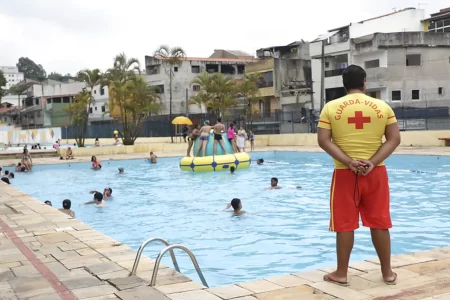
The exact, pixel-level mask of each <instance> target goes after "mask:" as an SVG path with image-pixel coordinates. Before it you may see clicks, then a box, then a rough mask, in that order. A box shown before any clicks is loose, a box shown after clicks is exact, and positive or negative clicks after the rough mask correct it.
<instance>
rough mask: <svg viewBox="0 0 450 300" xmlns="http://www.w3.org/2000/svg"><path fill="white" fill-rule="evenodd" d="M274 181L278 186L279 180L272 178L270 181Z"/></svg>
mask: <svg viewBox="0 0 450 300" xmlns="http://www.w3.org/2000/svg"><path fill="white" fill-rule="evenodd" d="M272 180H273V181H275V183H276V184H278V178H276V177H272V178H270V181H272Z"/></svg>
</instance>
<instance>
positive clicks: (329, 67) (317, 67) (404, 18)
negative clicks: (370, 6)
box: [310, 8, 425, 109]
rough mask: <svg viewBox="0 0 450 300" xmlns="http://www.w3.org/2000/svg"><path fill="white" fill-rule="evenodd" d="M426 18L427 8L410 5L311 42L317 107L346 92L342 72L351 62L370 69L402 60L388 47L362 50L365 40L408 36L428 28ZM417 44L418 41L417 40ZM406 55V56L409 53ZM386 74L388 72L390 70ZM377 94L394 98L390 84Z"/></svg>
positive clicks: (384, 43)
mask: <svg viewBox="0 0 450 300" xmlns="http://www.w3.org/2000/svg"><path fill="white" fill-rule="evenodd" d="M424 18H425V12H424V10H422V9H414V8H407V9H404V10H399V11H396V12H392V13H390V14H386V15H383V16H379V17H376V18H372V19H368V20H364V21H360V22H357V23H351V24H349V25H346V26H342V27H340V28H336V29H332V30H329V32H328V33H326V34H324V35H321V36H320V37H319V38H318V39H316V40H314V41H313V42H311V44H310V55H311V58H312V61H311V67H312V80H313V82H314V84H313V90H314V103H315V105H314V107H315V108H318V109H319V108H320V107H321V104H322V105H323V103H321V99H322V101H324V102H325V101H330V100H333V99H336V98H338V97H341V96H343V95H345V89H344V88H343V86H342V77H341V74H342V71H343V70H344V69H345V68H346V67H347V66H348V65H350V64H357V65H360V66H362V67H364V68H366V69H372V68H376V69H385V68H387V67H388V65H389V64H390V62H389V60H391V64H392V63H393V61H394V60H395V59H400V58H394V56H393V55H389V52H390V51H391V49H389V48H386V47H384V48H383V47H373V48H370V50H368V49H366V50H365V51H360V50H359V48H360V47H361V46H364V42H365V43H367V44H370V43H372V40H371V39H372V38H373V34H375V33H391V32H398V33H399V34H400V35H401V34H404V35H405V34H406V33H408V32H423V31H425V26H424V24H423V23H422V22H421V21H422V20H423V19H424ZM400 40H401V38H400ZM398 41H399V38H398V36H396V38H395V41H394V44H395V43H398ZM389 43H390V41H384V42H382V43H381V44H382V45H384V46H388V45H389ZM415 43H416V44H417V41H415ZM367 44H366V45H367ZM358 45H359V46H358ZM397 46H398V45H397ZM408 51H410V53H411V54H417V53H416V52H417V51H413V49H408ZM402 55H403V57H405V55H407V54H402ZM405 59H407V58H405ZM416 59H417V56H415V57H412V58H410V60H416ZM322 60H323V61H324V70H322V63H321V62H322ZM403 62H404V61H403ZM419 62H420V58H419ZM396 63H398V62H396ZM402 66H403V65H402ZM403 67H404V66H403ZM322 71H324V72H323V73H324V80H323V81H324V86H323V89H322V84H321V81H322ZM405 71H406V69H405ZM385 73H386V74H388V72H386V70H385ZM375 80H377V79H375ZM368 81H369V79H368ZM388 81H389V80H388V79H387V78H386V81H385V83H384V84H385V85H387V84H388ZM373 96H376V97H378V98H381V99H383V100H386V101H388V100H390V99H391V98H392V97H391V93H390V91H389V88H388V87H387V86H385V87H383V88H378V87H377V89H374V93H373Z"/></svg>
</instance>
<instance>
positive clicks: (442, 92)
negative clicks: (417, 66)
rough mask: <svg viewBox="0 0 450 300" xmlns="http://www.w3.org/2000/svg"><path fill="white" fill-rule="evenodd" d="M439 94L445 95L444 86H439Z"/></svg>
mask: <svg viewBox="0 0 450 300" xmlns="http://www.w3.org/2000/svg"><path fill="white" fill-rule="evenodd" d="M438 94H439V95H443V94H444V88H443V87H439V88H438Z"/></svg>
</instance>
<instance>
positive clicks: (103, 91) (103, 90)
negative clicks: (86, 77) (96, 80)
mask: <svg viewBox="0 0 450 300" xmlns="http://www.w3.org/2000/svg"><path fill="white" fill-rule="evenodd" d="M104 94H105V88H104V87H103V88H101V89H100V95H101V96H103V95H104Z"/></svg>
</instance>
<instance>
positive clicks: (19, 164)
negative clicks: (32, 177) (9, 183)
mask: <svg viewBox="0 0 450 300" xmlns="http://www.w3.org/2000/svg"><path fill="white" fill-rule="evenodd" d="M17 166H18V167H21V166H22V163H18V164H17ZM1 170H2V168H0V171H1Z"/></svg>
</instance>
